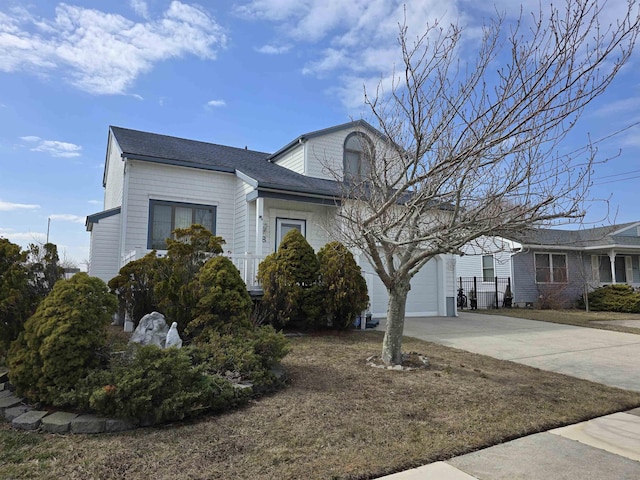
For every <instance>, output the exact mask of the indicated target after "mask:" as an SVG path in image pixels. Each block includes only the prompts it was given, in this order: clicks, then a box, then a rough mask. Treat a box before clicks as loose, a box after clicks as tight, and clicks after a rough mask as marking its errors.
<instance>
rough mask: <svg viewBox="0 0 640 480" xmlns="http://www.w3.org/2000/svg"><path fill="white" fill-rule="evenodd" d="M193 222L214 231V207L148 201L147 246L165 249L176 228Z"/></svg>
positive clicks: (184, 226)
mask: <svg viewBox="0 0 640 480" xmlns="http://www.w3.org/2000/svg"><path fill="white" fill-rule="evenodd" d="M194 223H197V224H199V225H202V226H203V227H205V228H207V229H208V230H210V231H211V233H214V234H215V233H216V230H215V228H216V207H212V206H209V205H196V204H191V203H176V202H165V201H161V200H151V201H150V202H149V238H148V242H147V248H155V249H157V250H165V249H166V248H167V241H166V240H167V238H170V237H171V232H172V231H173V230H175V229H176V228H188V227H190V226H191V225H193V224H194Z"/></svg>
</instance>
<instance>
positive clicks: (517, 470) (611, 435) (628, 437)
mask: <svg viewBox="0 0 640 480" xmlns="http://www.w3.org/2000/svg"><path fill="white" fill-rule="evenodd" d="M639 478H640V409H636V410H631V411H630V412H626V413H614V414H612V415H607V416H605V417H600V418H595V419H593V420H589V421H587V422H583V423H578V424H576V425H570V426H568V427H563V428H556V429H553V430H549V431H548V432H544V433H537V434H535V435H529V436H528V437H522V438H519V439H517V440H513V441H511V442H507V443H503V444H501V445H496V446H494V447H489V448H485V449H484V450H479V451H477V452H473V453H469V454H467V455H462V456H460V457H455V458H452V459H451V460H448V461H446V462H436V463H431V464H429V465H425V466H423V467H419V468H414V469H412V470H406V471H404V472H400V473H395V474H393V475H388V476H385V477H380V480H382V479H384V480H426V479H433V480H471V479H479V480H516V479H527V480H556V479H558V480H560V479H562V480H589V479H592V480H627V479H628V480H637V479H639Z"/></svg>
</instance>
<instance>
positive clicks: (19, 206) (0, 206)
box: [0, 200, 40, 212]
mask: <svg viewBox="0 0 640 480" xmlns="http://www.w3.org/2000/svg"><path fill="white" fill-rule="evenodd" d="M38 208H40V205H33V204H27V203H13V202H3V201H2V200H0V212H11V211H14V210H36V209H38Z"/></svg>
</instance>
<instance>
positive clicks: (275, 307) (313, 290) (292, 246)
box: [258, 229, 323, 328]
mask: <svg viewBox="0 0 640 480" xmlns="http://www.w3.org/2000/svg"><path fill="white" fill-rule="evenodd" d="M319 275H320V264H319V263H318V257H317V256H316V254H315V252H314V251H313V248H312V247H311V245H309V242H307V240H306V239H305V238H304V236H303V235H302V234H301V233H300V232H299V231H298V230H295V229H294V230H291V231H290V232H288V233H287V234H286V235H285V236H284V238H283V239H282V242H281V243H280V246H279V247H278V251H277V252H276V253H275V254H271V255H269V256H268V257H267V258H266V259H265V260H264V261H263V262H262V263H261V264H260V266H259V267H258V280H259V281H260V283H261V285H262V287H263V289H264V296H263V297H262V304H263V308H264V309H265V312H267V316H268V318H269V321H270V322H271V323H272V325H274V326H276V327H278V328H281V327H283V326H284V325H285V324H287V323H293V324H294V325H295V326H298V327H303V328H313V327H315V326H317V324H318V322H319V321H321V319H322V311H323V307H322V298H321V295H320V289H319V286H318V279H319Z"/></svg>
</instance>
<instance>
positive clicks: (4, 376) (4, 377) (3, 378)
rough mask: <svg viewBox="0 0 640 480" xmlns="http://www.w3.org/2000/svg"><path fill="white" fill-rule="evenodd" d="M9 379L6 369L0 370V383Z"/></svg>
mask: <svg viewBox="0 0 640 480" xmlns="http://www.w3.org/2000/svg"><path fill="white" fill-rule="evenodd" d="M8 381H9V372H7V371H6V370H2V371H0V383H5V382H8Z"/></svg>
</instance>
